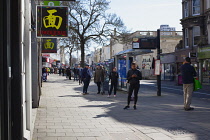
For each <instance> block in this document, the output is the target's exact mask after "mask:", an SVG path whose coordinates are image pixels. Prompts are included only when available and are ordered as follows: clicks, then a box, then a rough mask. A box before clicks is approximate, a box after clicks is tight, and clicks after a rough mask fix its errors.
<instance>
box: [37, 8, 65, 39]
mask: <svg viewBox="0 0 210 140" xmlns="http://www.w3.org/2000/svg"><path fill="white" fill-rule="evenodd" d="M67 36H68V7H54V6H37V37H40V38H53V37H54V38H58V37H67Z"/></svg>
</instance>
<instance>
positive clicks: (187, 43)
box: [185, 28, 189, 48]
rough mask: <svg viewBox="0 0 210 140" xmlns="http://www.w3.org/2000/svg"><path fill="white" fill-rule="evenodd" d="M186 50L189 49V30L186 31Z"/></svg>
mask: <svg viewBox="0 0 210 140" xmlns="http://www.w3.org/2000/svg"><path fill="white" fill-rule="evenodd" d="M185 48H189V35H188V28H186V29H185Z"/></svg>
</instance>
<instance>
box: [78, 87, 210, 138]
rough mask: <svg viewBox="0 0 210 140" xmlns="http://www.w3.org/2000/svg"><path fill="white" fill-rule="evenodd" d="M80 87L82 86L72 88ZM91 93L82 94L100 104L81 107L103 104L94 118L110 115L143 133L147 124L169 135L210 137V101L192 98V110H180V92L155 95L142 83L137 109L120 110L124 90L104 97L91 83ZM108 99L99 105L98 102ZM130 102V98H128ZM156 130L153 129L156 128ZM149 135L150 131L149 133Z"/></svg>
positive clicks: (93, 106) (151, 128) (94, 106)
mask: <svg viewBox="0 0 210 140" xmlns="http://www.w3.org/2000/svg"><path fill="white" fill-rule="evenodd" d="M74 90H75V91H82V87H76V88H74ZM89 91H90V94H89V95H85V96H82V95H81V96H82V97H84V98H85V99H87V100H89V101H90V102H92V101H94V102H97V101H99V105H87V106H81V107H84V108H97V107H100V108H104V109H106V110H107V111H106V113H105V114H98V115H97V116H95V117H94V118H102V117H111V118H113V119H115V120H116V121H118V122H122V123H128V124H135V129H136V130H139V131H141V132H143V133H145V134H146V133H147V132H148V130H146V129H145V126H146V127H147V129H148V127H149V128H150V132H153V131H154V132H155V133H158V131H159V129H161V130H165V131H164V133H166V135H168V136H170V137H182V136H186V134H191V135H193V136H194V137H192V139H196V140H205V139H206V140H207V139H209V137H210V133H209V132H210V119H209V116H210V104H209V103H207V102H203V101H201V100H199V99H196V100H193V105H194V106H195V110H194V111H184V110H183V97H182V96H180V95H174V94H168V93H162V94H163V96H161V97H157V96H156V91H154V90H153V89H151V88H147V87H142V88H141V89H140V93H139V101H138V105H137V110H133V108H132V107H133V106H130V107H131V109H129V110H123V107H124V106H125V105H126V100H127V94H122V93H119V91H118V94H117V98H113V97H112V98H107V97H106V96H107V94H106V95H97V94H96V85H90V87H89ZM101 101H102V102H110V103H109V104H107V105H100V102H101ZM131 105H132V102H131ZM157 129H158V131H157V132H156V130H157ZM148 135H150V134H148Z"/></svg>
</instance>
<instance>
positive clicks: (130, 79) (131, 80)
mask: <svg viewBox="0 0 210 140" xmlns="http://www.w3.org/2000/svg"><path fill="white" fill-rule="evenodd" d="M133 74H135V75H137V77H132V75H133ZM127 80H128V83H130V84H139V80H142V74H141V72H140V71H139V70H138V69H135V70H133V69H130V70H129V71H128V73H127Z"/></svg>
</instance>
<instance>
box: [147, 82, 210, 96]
mask: <svg viewBox="0 0 210 140" xmlns="http://www.w3.org/2000/svg"><path fill="white" fill-rule="evenodd" d="M143 85H146V86H152V87H157V86H156V85H151V84H149V85H147V84H143ZM161 88H165V89H170V90H177V91H183V90H182V89H176V88H169V87H163V86H162V87H161ZM194 93H196V94H202V95H208V96H210V94H208V93H202V92H198V91H196V92H194Z"/></svg>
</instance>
